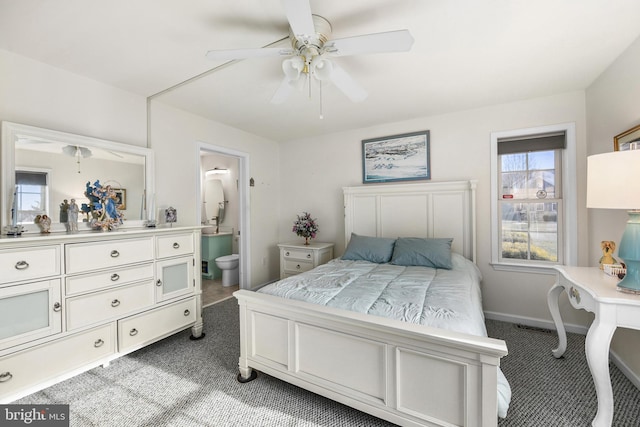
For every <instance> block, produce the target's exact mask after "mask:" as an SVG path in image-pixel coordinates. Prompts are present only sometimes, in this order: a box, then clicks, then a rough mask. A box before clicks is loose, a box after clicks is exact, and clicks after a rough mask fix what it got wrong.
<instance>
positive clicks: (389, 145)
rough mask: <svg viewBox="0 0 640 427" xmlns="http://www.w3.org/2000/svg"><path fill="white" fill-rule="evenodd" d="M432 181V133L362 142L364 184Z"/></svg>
mask: <svg viewBox="0 0 640 427" xmlns="http://www.w3.org/2000/svg"><path fill="white" fill-rule="evenodd" d="M426 179H431V166H430V158H429V131H428V130H425V131H420V132H413V133H405V134H402V135H393V136H385V137H382V138H373V139H365V140H363V141H362V182H364V183H365V184H369V183H373V182H392V181H411V180H426Z"/></svg>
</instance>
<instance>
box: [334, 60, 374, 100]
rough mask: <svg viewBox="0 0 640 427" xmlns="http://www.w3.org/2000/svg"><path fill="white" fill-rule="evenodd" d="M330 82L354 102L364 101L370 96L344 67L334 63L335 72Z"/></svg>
mask: <svg viewBox="0 0 640 427" xmlns="http://www.w3.org/2000/svg"><path fill="white" fill-rule="evenodd" d="M329 80H331V82H332V83H333V84H334V85H336V87H337V88H338V89H340V90H341V91H342V93H344V94H345V95H347V98H349V99H350V100H351V101H353V102H361V101H364V100H365V99H366V98H367V96H368V95H369V94H368V93H367V91H366V90H364V88H363V87H362V86H360V84H359V83H358V82H356V81H355V80H354V79H353V78H352V77H351V76H350V75H349V73H347V72H346V71H345V70H344V69H343V68H342V67H340V66H339V65H338V64H336V63H333V70H332V72H331V75H330V76H329Z"/></svg>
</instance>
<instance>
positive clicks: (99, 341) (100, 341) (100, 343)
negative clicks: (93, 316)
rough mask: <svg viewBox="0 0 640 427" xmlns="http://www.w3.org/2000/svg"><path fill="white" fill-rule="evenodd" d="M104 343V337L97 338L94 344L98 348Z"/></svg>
mask: <svg viewBox="0 0 640 427" xmlns="http://www.w3.org/2000/svg"><path fill="white" fill-rule="evenodd" d="M103 344H104V341H102V339H97V340H96V341H95V342H94V343H93V346H94V347H95V348H98V347H102V345H103Z"/></svg>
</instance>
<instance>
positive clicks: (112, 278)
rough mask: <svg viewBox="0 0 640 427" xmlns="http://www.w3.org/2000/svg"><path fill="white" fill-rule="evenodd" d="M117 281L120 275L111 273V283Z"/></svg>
mask: <svg viewBox="0 0 640 427" xmlns="http://www.w3.org/2000/svg"><path fill="white" fill-rule="evenodd" d="M118 279H120V275H118V274H117V273H113V274H112V275H111V281H112V282H116V281H118Z"/></svg>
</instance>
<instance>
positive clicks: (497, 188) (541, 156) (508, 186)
mask: <svg viewBox="0 0 640 427" xmlns="http://www.w3.org/2000/svg"><path fill="white" fill-rule="evenodd" d="M573 139H574V136H573V126H565V127H560V128H556V127H554V128H553V129H549V128H538V129H529V130H521V131H519V132H518V131H512V132H504V133H495V134H492V177H493V182H492V204H491V205H492V225H493V227H492V229H493V231H492V247H493V254H492V264H494V267H496V266H502V267H505V266H506V267H509V268H513V267H524V268H540V267H546V268H550V267H551V266H553V265H556V264H566V263H575V259H574V258H575V234H574V233H575V232H576V230H577V227H575V225H574V226H570V227H569V229H568V230H567V227H566V225H567V224H571V223H573V224H575V222H576V221H575V215H576V210H575V196H573V197H571V196H569V197H568V198H567V197H566V196H567V195H570V194H575V190H573V191H572V189H575V160H573V161H571V159H572V157H573V152H574V146H575V145H574V141H573ZM569 140H571V143H570V144H569ZM569 172H570V173H569ZM568 176H573V177H574V178H573V179H567V177H568ZM568 218H574V220H573V221H568ZM518 269H520V268H518Z"/></svg>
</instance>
